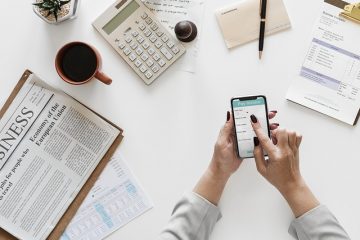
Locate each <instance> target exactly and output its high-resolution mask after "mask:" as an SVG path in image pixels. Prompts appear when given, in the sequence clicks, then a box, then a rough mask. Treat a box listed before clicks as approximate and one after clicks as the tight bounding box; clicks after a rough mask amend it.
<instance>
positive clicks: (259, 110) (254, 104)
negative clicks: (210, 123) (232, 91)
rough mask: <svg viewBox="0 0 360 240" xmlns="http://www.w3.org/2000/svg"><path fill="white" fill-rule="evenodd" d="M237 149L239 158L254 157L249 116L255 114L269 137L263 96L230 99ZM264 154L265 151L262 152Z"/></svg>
mask: <svg viewBox="0 0 360 240" xmlns="http://www.w3.org/2000/svg"><path fill="white" fill-rule="evenodd" d="M231 110H232V114H233V117H234V129H235V135H236V143H237V150H238V154H239V157H240V158H253V157H254V137H255V136H256V135H255V133H254V130H253V128H252V126H251V122H250V121H251V120H250V116H251V115H255V116H256V118H257V121H259V123H260V124H261V126H262V127H263V128H264V131H266V133H267V134H268V136H269V138H270V127H269V120H268V108H267V102H266V97H265V96H260V95H259V96H249V97H236V98H232V99H231ZM264 155H266V153H264Z"/></svg>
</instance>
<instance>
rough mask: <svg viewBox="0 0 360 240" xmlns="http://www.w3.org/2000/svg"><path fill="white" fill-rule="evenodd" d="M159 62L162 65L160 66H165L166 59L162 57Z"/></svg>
mask: <svg viewBox="0 0 360 240" xmlns="http://www.w3.org/2000/svg"><path fill="white" fill-rule="evenodd" d="M158 63H159V65H160V67H163V66H164V65H165V61H164V60H162V59H160V60H159V62H158Z"/></svg>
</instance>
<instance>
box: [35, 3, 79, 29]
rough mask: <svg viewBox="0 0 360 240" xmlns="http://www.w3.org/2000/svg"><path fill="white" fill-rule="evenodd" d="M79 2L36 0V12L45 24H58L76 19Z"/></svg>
mask: <svg viewBox="0 0 360 240" xmlns="http://www.w3.org/2000/svg"><path fill="white" fill-rule="evenodd" d="M78 5H79V0H36V2H35V3H33V10H34V12H35V13H36V14H37V15H38V16H39V17H40V18H41V19H43V20H44V21H45V22H47V23H51V24H58V23H60V22H63V21H65V20H68V19H72V18H75V17H76V13H77V8H78Z"/></svg>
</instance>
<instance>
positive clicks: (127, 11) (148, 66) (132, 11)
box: [93, 0, 186, 85]
mask: <svg viewBox="0 0 360 240" xmlns="http://www.w3.org/2000/svg"><path fill="white" fill-rule="evenodd" d="M93 26H94V27H95V28H96V30H98V31H99V32H100V34H101V35H102V36H103V37H104V38H105V39H106V41H108V42H109V43H110V45H111V46H112V47H113V48H114V49H115V50H116V51H117V52H118V53H119V54H120V56H121V57H122V58H123V59H124V60H125V62H127V63H128V64H129V65H130V67H131V68H132V69H133V70H134V71H135V72H136V73H137V74H138V75H139V76H140V78H141V79H142V80H143V81H144V82H145V83H146V84H148V85H149V84H151V83H152V82H153V81H154V80H155V79H156V78H157V77H159V76H160V74H161V73H163V72H164V71H165V70H166V69H168V68H169V67H170V66H171V65H172V64H173V63H174V62H175V61H176V60H178V59H179V58H180V57H181V56H182V55H183V54H184V53H185V51H186V50H185V48H184V47H183V46H182V45H181V44H180V42H179V41H178V40H177V39H175V38H174V37H173V36H172V35H171V34H170V33H169V32H168V31H167V29H165V27H164V26H163V25H162V24H161V23H160V22H159V21H158V20H157V19H156V16H155V15H154V14H153V13H152V12H151V11H150V10H149V9H148V8H147V7H146V6H145V5H144V3H143V2H141V1H140V0H120V1H117V2H115V3H114V4H113V5H111V6H110V7H109V8H108V9H107V10H106V11H105V12H104V13H103V14H101V15H100V16H99V17H98V18H97V19H96V20H95V21H94V22H93Z"/></svg>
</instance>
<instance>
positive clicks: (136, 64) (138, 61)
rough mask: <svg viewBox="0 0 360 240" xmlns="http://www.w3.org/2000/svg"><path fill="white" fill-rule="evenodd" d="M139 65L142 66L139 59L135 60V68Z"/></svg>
mask: <svg viewBox="0 0 360 240" xmlns="http://www.w3.org/2000/svg"><path fill="white" fill-rule="evenodd" d="M141 64H142V62H141V61H140V60H139V59H137V60H136V61H135V66H136V67H140V65H141Z"/></svg>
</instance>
